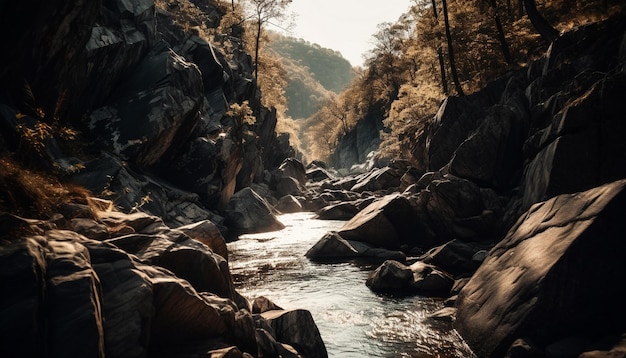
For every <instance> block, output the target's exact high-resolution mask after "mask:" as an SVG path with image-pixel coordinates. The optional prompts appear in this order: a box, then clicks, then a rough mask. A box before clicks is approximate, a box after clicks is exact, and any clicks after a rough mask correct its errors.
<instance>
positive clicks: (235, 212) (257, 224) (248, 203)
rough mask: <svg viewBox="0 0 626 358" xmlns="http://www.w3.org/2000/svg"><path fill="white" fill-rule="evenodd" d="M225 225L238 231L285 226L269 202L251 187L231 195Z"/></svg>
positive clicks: (261, 230) (245, 231)
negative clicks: (275, 214)
mask: <svg viewBox="0 0 626 358" xmlns="http://www.w3.org/2000/svg"><path fill="white" fill-rule="evenodd" d="M225 217H226V225H227V226H228V227H229V229H232V230H233V231H236V232H240V233H254V232H266V231H276V230H281V229H284V228H285V225H283V224H282V223H281V222H280V221H278V219H277V218H276V216H274V213H273V212H272V209H271V208H270V206H269V204H268V203H267V202H266V201H265V200H264V199H263V198H261V197H260V196H259V195H258V194H257V193H255V192H254V190H252V189H251V188H245V189H242V190H240V191H238V192H237V193H235V195H233V197H232V198H231V199H230V201H229V202H228V205H227V206H226V212H225Z"/></svg>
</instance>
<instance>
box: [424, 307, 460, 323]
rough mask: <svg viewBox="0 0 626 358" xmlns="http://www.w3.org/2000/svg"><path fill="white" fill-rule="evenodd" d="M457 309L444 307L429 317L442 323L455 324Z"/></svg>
mask: <svg viewBox="0 0 626 358" xmlns="http://www.w3.org/2000/svg"><path fill="white" fill-rule="evenodd" d="M455 316H456V308H454V307H444V308H442V309H439V310H437V311H435V312H433V313H431V314H429V315H428V318H429V319H432V320H435V321H441V322H454V319H455Z"/></svg>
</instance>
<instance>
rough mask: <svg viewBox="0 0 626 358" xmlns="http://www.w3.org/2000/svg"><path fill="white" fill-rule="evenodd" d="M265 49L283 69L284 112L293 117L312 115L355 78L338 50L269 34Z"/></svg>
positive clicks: (348, 64)
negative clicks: (285, 109) (284, 75)
mask: <svg viewBox="0 0 626 358" xmlns="http://www.w3.org/2000/svg"><path fill="white" fill-rule="evenodd" d="M267 49H268V50H269V52H272V53H273V54H274V55H275V56H276V57H277V58H278V59H279V61H280V63H281V65H282V66H283V69H284V70H285V74H286V80H287V85H286V87H285V97H286V98H287V111H286V114H287V116H289V117H291V118H293V119H299V118H308V117H309V116H311V115H312V114H313V113H315V112H316V111H317V110H318V109H319V107H320V105H321V104H322V103H323V102H324V101H325V100H327V99H328V98H330V97H331V96H332V95H333V93H335V94H336V93H339V92H341V90H343V89H344V88H345V87H346V86H347V85H348V83H350V80H351V79H352V78H353V77H354V71H353V70H352V66H351V65H350V63H349V62H348V61H347V60H346V59H344V58H343V57H342V56H341V54H340V53H338V52H336V51H333V50H330V49H326V48H323V47H321V46H319V45H317V44H312V43H310V42H307V41H305V40H303V39H296V38H293V37H287V36H283V35H280V34H278V33H272V34H271V36H270V41H269V43H268V46H267Z"/></svg>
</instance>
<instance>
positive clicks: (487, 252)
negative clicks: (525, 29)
mask: <svg viewBox="0 0 626 358" xmlns="http://www.w3.org/2000/svg"><path fill="white" fill-rule="evenodd" d="M229 6H230V3H228V2H224V3H222V2H212V1H208V2H207V1H187V0H170V1H160V0H156V1H152V0H111V1H108V0H107V1H76V2H73V3H67V2H63V1H58V0H52V1H46V2H38V1H31V0H27V1H21V2H16V1H11V2H9V1H4V2H2V5H1V7H0V10H1V11H0V14H1V17H2V22H1V25H0V26H2V28H3V30H4V33H9V34H12V35H11V36H9V38H8V39H7V43H6V44H5V48H6V52H5V53H4V54H3V55H2V56H0V58H1V61H2V63H1V66H0V79H1V81H0V83H1V84H2V88H1V92H0V128H1V135H0V154H1V155H2V156H1V158H0V168H1V171H0V188H1V191H0V267H1V269H0V292H1V293H0V322H2V324H1V325H0V356H2V357H4V356H7V357H13V356H22V357H31V356H53V357H57V356H58V357H70V356H72V357H73V356H77V357H105V356H109V357H250V356H252V357H278V356H282V357H292V356H293V357H296V356H301V357H326V356H329V355H331V356H332V355H336V356H350V354H358V355H360V356H434V355H436V354H439V356H455V357H457V356H458V357H465V356H472V355H475V356H477V357H587V358H588V357H623V356H626V338H625V337H626V336H625V334H626V319H625V318H626V309H625V308H624V306H623V303H622V299H621V297H622V295H623V294H622V289H621V285H620V284H619V282H621V279H623V277H624V276H625V275H626V241H624V240H623V237H624V234H623V230H622V229H620V226H619V225H620V224H621V223H622V222H623V221H624V220H623V219H624V215H625V213H626V197H625V195H626V192H625V191H624V186H625V185H626V142H625V141H624V140H623V138H626V118H625V116H624V113H626V101H624V99H626V15H625V14H624V13H618V14H615V15H613V16H612V17H610V18H608V19H606V20H603V21H598V22H593V23H589V24H586V25H583V26H579V27H575V28H573V29H572V30H571V31H568V32H565V33H562V34H561V35H560V36H559V37H558V38H556V40H554V41H553V42H552V43H551V44H550V45H549V47H548V49H547V51H545V53H544V54H543V55H542V56H540V57H539V58H537V59H535V60H534V61H531V62H529V63H528V64H525V65H524V66H521V67H520V68H518V69H513V70H511V71H509V72H507V73H503V74H501V75H500V76H499V77H498V78H497V79H495V80H493V81H491V82H490V83H489V84H488V85H487V86H486V87H484V88H483V89H481V90H478V91H476V92H474V93H471V94H468V95H466V96H448V97H446V98H445V99H444V100H443V101H442V103H441V105H440V106H439V110H438V112H437V113H436V114H434V115H433V116H432V118H431V120H430V121H428V122H427V125H426V126H425V128H424V130H423V131H421V132H419V133H417V132H416V133H411V136H412V140H411V141H410V147H408V148H405V149H406V152H407V153H408V154H407V155H406V156H405V157H404V158H394V159H392V160H379V161H376V160H373V161H371V162H370V164H369V166H360V167H357V168H353V169H355V170H353V171H350V170H349V169H350V168H332V167H330V166H328V165H326V164H325V163H323V162H319V161H312V162H311V163H302V161H301V160H299V159H297V158H296V155H297V153H296V150H295V149H294V148H293V147H292V146H291V145H290V142H289V135H287V134H285V133H276V125H277V113H276V109H275V108H268V107H266V106H264V105H263V102H262V93H261V91H260V89H259V87H258V86H257V83H256V81H255V78H254V76H253V69H254V66H253V63H252V58H251V56H250V55H249V54H248V53H247V52H246V50H245V48H244V46H243V40H242V38H241V36H240V33H241V31H242V29H241V28H240V27H239V25H240V24H239V25H238V24H236V23H230V24H229V26H227V28H224V26H225V21H224V18H225V16H226V15H227V13H228V12H229ZM15 24H20V25H19V26H22V27H24V28H25V29H27V30H25V31H17V32H16V27H15V26H16V25H15ZM377 125H378V124H372V123H369V122H366V123H364V124H363V125H361V126H360V127H358V128H365V129H366V130H364V131H363V132H361V134H359V133H358V130H359V129H357V132H353V133H352V134H350V135H349V136H348V138H347V139H346V141H345V142H344V144H343V147H342V148H343V149H345V150H346V152H344V153H343V154H342V153H339V152H337V153H336V156H337V157H339V158H342V157H343V158H356V159H355V160H356V161H357V162H360V161H363V160H364V159H366V157H364V155H363V154H364V153H363V152H364V150H367V151H369V150H370V149H372V145H371V143H372V142H376V138H370V137H371V136H370V135H365V134H363V133H373V132H377V131H378V130H379V129H380V128H378V127H376V126H377ZM370 127H372V128H376V129H371V128H370ZM350 136H351V137H350ZM68 138H69V140H67V139H68ZM350 138H352V139H353V142H350V140H351V139H350ZM368 139H369V141H368ZM358 143H362V145H361V144H358ZM355 146H359V147H360V148H357V151H356V154H355V152H354V151H352V152H351V149H349V148H350V147H355ZM346 148H348V149H346ZM343 149H342V150H343ZM353 149H354V148H353ZM365 154H366V153H365ZM355 160H353V159H350V160H346V161H345V163H348V164H351V163H353V162H355ZM339 162H341V161H339ZM35 168H36V169H35ZM44 204H45V205H44ZM294 213H296V214H294ZM297 213H299V214H297ZM308 213H310V214H308ZM288 214H291V215H303V217H305V218H306V219H303V220H307V221H306V223H307V224H305V223H302V222H301V223H300V224H298V223H296V224H293V223H292V224H291V225H292V227H295V230H294V229H291V230H292V231H288V230H287V232H288V233H289V234H288V239H289V240H292V241H291V242H290V241H281V240H284V238H283V239H276V238H275V235H278V234H274V233H275V232H277V230H282V229H285V224H284V223H283V221H284V220H285V219H284V218H285V215H288ZM307 215H310V216H307ZM313 215H315V216H314V218H313ZM279 218H280V220H279ZM281 220H283V221H281ZM313 220H320V221H328V222H332V223H333V224H332V225H331V226H328V227H327V228H328V230H318V231H315V233H316V235H319V237H318V238H316V239H314V240H312V241H307V244H306V250H302V251H303V252H300V251H290V250H291V249H292V246H297V244H294V241H296V242H297V241H298V240H299V239H300V237H299V235H302V233H300V232H298V228H304V227H305V226H306V225H309V224H310V223H312V222H314V221H313ZM325 228H326V227H325ZM288 229H289V228H288ZM257 233H265V235H268V236H263V237H261V238H259V239H258V240H252V241H251V242H246V241H245V240H244V238H246V237H248V238H249V237H250V236H245V235H250V234H257ZM242 235H243V236H242ZM238 238H239V239H238ZM307 240H311V238H309V239H307ZM309 242H310V243H309ZM251 243H252V244H251ZM246 245H248V247H246ZM300 245H301V246H302V245H303V244H300ZM285 249H286V250H285ZM274 251H275V252H274ZM279 251H287V253H286V256H282V257H278V256H274V254H276V255H277V254H278V252H279ZM264 252H265V255H267V256H268V257H270V258H272V257H274V258H275V259H276V261H274V264H273V265H274V267H266V266H263V265H267V263H265V264H261V265H260V266H254V267H252V268H249V269H248V271H247V273H246V270H245V269H243V270H242V267H241V266H240V265H244V264H245V263H246V262H247V261H245V260H249V261H254V260H255V259H256V257H255V256H259V257H260V256H263V255H264V254H263V253H264ZM294 259H295V260H296V261H297V262H306V263H307V264H306V265H309V264H310V265H313V266H314V267H316V268H317V269H319V270H322V271H324V272H326V273H328V274H333V275H336V276H332V277H333V279H334V280H338V279H339V278H344V276H346V277H347V273H348V272H349V273H350V274H354V273H355V272H357V274H355V275H352V276H349V277H350V278H351V281H350V282H345V283H344V285H346V286H347V287H350V286H354V287H359V289H355V291H359V292H366V293H367V295H368V296H367V297H370V299H371V298H372V297H374V299H375V300H378V301H379V303H378V304H380V302H383V303H382V304H380V306H376V307H377V308H376V309H380V310H384V309H385V307H389V309H391V310H396V311H397V310H402V311H406V312H405V313H407V314H408V315H409V316H411V314H413V315H415V316H419V317H420V319H419V321H420V322H421V321H422V319H426V318H425V317H423V316H424V315H425V313H424V312H420V311H419V309H421V308H414V307H413V306H411V305H406V303H407V302H413V301H411V300H420V301H423V302H427V304H428V303H429V302H430V303H433V302H434V303H433V304H432V305H431V306H428V307H429V308H433V310H432V312H429V317H428V319H429V320H430V319H432V320H433V322H439V323H433V324H434V325H437V324H440V325H443V326H446V327H448V328H447V331H445V333H441V336H440V337H439V338H440V341H437V340H436V339H434V340H432V341H435V342H440V343H436V344H441V345H442V346H445V345H448V344H451V345H452V346H453V348H452V349H450V350H443V351H442V347H427V348H422V349H420V348H419V347H416V345H407V346H402V345H396V346H394V347H393V348H392V350H391V351H385V350H384V349H383V350H382V352H374V351H373V349H372V351H370V350H369V349H365V351H356V352H355V351H352V352H347V351H342V350H341V347H339V346H341V343H335V342H333V343H332V345H329V344H327V342H325V339H324V337H328V333H327V331H323V332H320V330H321V329H322V328H323V329H334V330H339V331H341V330H342V325H346V328H345V330H346V331H347V332H354V331H351V330H350V329H354V326H355V325H358V324H359V323H358V322H357V323H355V322H354V321H350V320H346V321H343V322H341V321H340V322H339V323H338V326H337V327H333V328H329V327H328V326H326V323H324V325H322V324H319V323H318V322H317V321H318V319H316V318H315V317H314V315H312V313H311V311H309V309H311V310H313V308H309V307H293V306H291V301H290V302H287V303H289V307H287V309H283V308H285V307H284V306H285V304H284V303H283V302H281V297H265V296H264V295H257V294H258V293H263V289H262V286H259V285H261V283H259V282H254V281H253V280H255V279H258V278H259V277H262V274H263V273H266V274H267V273H268V272H269V273H270V274H271V273H272V272H274V273H277V274H278V275H280V272H281V270H282V268H281V262H282V261H281V260H294ZM298 260H299V261H298ZM346 263H348V264H347V265H346ZM303 265H304V264H303ZM359 265H360V266H359ZM270 266H272V265H270ZM355 267H356V269H355ZM295 271H296V272H297V271H298V266H296V269H295ZM342 271H345V272H346V274H345V275H344V272H342ZM285 272H287V271H285ZM292 273H293V272H292ZM299 274H300V275H301V277H300V276H298V277H297V278H296V279H294V281H289V282H291V283H290V285H292V286H296V285H297V284H298V283H299V284H301V285H303V286H306V285H307V284H308V281H307V274H308V273H307V272H304V271H303V272H299ZM352 280H354V281H356V282H353V281H352ZM358 280H360V281H358ZM261 281H262V280H261ZM246 282H248V283H246ZM322 282H324V281H322ZM332 282H335V283H336V282H337V281H332ZM318 284H319V283H318ZM326 284H328V282H326ZM254 287H257V288H259V290H256V291H255V290H254ZM296 291H297V290H296ZM302 292H304V293H305V294H308V295H311V296H313V297H316V296H315V295H316V294H318V295H319V294H321V295H324V294H328V295H330V297H327V298H326V299H328V300H331V301H332V300H333V299H337V298H333V296H332V291H331V292H330V293H329V291H328V290H325V287H308V288H307V289H305V290H302ZM320 292H321V293H320ZM292 294H293V293H288V292H287V291H286V290H285V299H286V301H289V297H288V295H292ZM317 297H318V298H319V296H317ZM394 300H395V301H394ZM389 301H394V302H395V303H397V302H400V304H399V305H398V306H396V308H392V307H394V306H393V304H392V303H389ZM339 303H341V302H339ZM344 304H345V305H349V304H350V302H349V301H348V302H347V303H344ZM360 304H362V305H363V306H361V307H364V306H365V307H364V308H363V309H364V310H365V311H367V305H368V304H371V302H369V303H368V302H367V301H365V303H364V302H360ZM427 304H426V305H427ZM281 307H283V308H281ZM398 307H399V308H398ZM435 308H436V309H435ZM394 312H395V311H394ZM329 314H330V313H329ZM368 314H369V313H368ZM381 316H384V317H386V319H387V320H388V321H387V322H379V323H378V324H379V325H380V326H381V327H382V326H385V327H386V329H389V330H390V331H393V329H394V328H397V329H398V332H399V333H398V334H400V333H402V332H400V330H402V331H403V332H405V333H407V337H409V338H408V339H415V337H416V336H418V334H417V333H419V332H418V331H419V330H420V329H424V330H425V331H424V332H425V333H424V332H422V333H423V334H424V335H427V336H428V335H432V334H435V333H433V332H437V331H436V330H433V331H428V329H430V328H426V329H425V328H423V327H421V326H420V327H415V331H412V330H411V327H410V325H411V324H412V322H413V321H411V322H410V323H409V324H408V325H407V324H404V323H398V322H396V321H394V320H393V319H392V317H391V316H389V315H384V314H383V315H381ZM411 317H412V316H411ZM405 323H406V322H405ZM407 326H408V327H407ZM335 332H336V333H335V334H336V335H340V333H341V332H339V333H337V331H335ZM344 334H346V335H349V334H348V333H345V332H344ZM447 334H450V336H447ZM449 337H456V338H455V341H454V343H449V342H448V340H447V339H448V338H449ZM351 338H352V336H351V335H349V337H347V338H345V339H346V340H350V339H351ZM370 338H372V340H374V341H375V340H376V339H379V338H380V337H377V336H376V334H373V337H370ZM326 340H328V339H327V338H326ZM432 341H431V342H432ZM369 344H372V345H376V343H369ZM417 345H419V344H417ZM329 347H330V349H329ZM448 348H449V347H448ZM433 352H434V353H433ZM420 354H421V355H420Z"/></svg>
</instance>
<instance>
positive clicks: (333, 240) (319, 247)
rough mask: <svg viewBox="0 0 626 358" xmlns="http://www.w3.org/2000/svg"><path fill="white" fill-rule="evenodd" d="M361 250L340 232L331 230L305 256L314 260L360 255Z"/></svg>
mask: <svg viewBox="0 0 626 358" xmlns="http://www.w3.org/2000/svg"><path fill="white" fill-rule="evenodd" d="M358 255H359V252H358V251H357V250H356V249H355V248H354V247H352V245H351V244H350V242H348V241H346V240H345V239H344V238H342V237H341V236H340V235H339V234H337V233H336V232H334V231H331V232H329V233H327V234H326V235H324V236H323V237H322V238H321V239H320V240H319V241H318V242H317V243H315V245H313V247H311V248H310V249H309V250H308V251H307V252H306V254H304V256H306V257H308V258H309V259H312V260H329V259H337V258H342V259H346V258H354V257H358Z"/></svg>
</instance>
